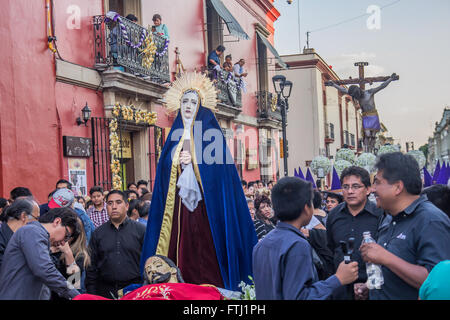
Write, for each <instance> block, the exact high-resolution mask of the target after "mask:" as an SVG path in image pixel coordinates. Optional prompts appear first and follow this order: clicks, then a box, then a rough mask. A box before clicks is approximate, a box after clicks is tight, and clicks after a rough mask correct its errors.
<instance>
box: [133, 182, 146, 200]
mask: <svg viewBox="0 0 450 320" xmlns="http://www.w3.org/2000/svg"><path fill="white" fill-rule="evenodd" d="M147 186H148V182H147V181H145V180H139V181H138V182H137V190H136V191H137V193H138V195H139V197H142V196H143V195H144V194H143V192H142V191H143V189H146V190H148V189H147ZM147 192H148V191H147Z"/></svg>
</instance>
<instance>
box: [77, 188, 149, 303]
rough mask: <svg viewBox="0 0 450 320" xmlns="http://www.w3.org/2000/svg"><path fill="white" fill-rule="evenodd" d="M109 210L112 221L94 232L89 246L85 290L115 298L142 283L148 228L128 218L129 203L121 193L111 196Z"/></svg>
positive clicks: (113, 192)
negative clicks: (140, 264) (140, 268)
mask: <svg viewBox="0 0 450 320" xmlns="http://www.w3.org/2000/svg"><path fill="white" fill-rule="evenodd" d="M106 208H107V211H108V216H109V220H108V221H107V222H106V223H104V224H103V225H101V226H100V227H98V228H97V229H96V230H95V231H94V233H93V234H92V238H91V241H90V243H89V249H90V252H91V265H90V266H89V267H88V269H87V272H86V290H87V292H88V293H91V294H96V295H100V296H103V297H105V298H112V297H117V291H118V290H120V289H122V288H124V287H126V286H128V285H130V284H133V283H141V282H142V278H141V275H140V270H139V262H140V259H141V250H142V245H143V242H144V235H145V226H144V225H143V224H142V223H139V222H136V221H133V220H131V219H129V218H128V216H127V210H128V199H127V197H126V196H125V194H124V193H123V192H122V191H118V190H113V191H111V192H110V193H109V194H108V196H107V198H106Z"/></svg>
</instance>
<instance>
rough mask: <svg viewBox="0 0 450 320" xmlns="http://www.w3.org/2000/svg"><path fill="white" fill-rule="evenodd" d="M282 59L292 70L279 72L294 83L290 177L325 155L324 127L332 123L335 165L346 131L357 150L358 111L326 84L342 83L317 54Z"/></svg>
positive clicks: (289, 132) (289, 135)
mask: <svg viewBox="0 0 450 320" xmlns="http://www.w3.org/2000/svg"><path fill="white" fill-rule="evenodd" d="M282 58H283V60H284V61H285V62H286V63H288V64H289V66H290V68H289V70H287V71H282V70H279V71H278V73H279V74H282V75H284V76H286V78H287V79H288V80H291V81H292V82H293V90H292V94H291V97H290V99H289V112H288V127H287V139H288V143H289V158H288V167H289V175H293V173H294V168H298V167H299V166H300V167H301V169H302V172H303V173H304V174H305V172H306V170H307V165H306V162H307V161H311V160H312V159H313V158H314V157H316V156H318V155H324V156H325V155H326V143H325V138H326V128H325V126H326V125H327V124H329V123H332V124H333V125H334V141H330V140H328V141H329V144H328V148H329V153H328V156H330V157H332V159H333V160H332V162H334V158H335V155H336V152H337V150H339V149H340V148H342V145H343V144H344V135H343V132H344V130H347V131H349V133H351V134H353V135H354V136H355V145H356V147H355V151H356V149H357V139H358V138H360V134H359V132H360V130H361V116H360V114H359V111H358V110H356V108H355V106H354V104H353V103H352V102H351V101H346V96H345V95H341V94H339V92H338V91H337V90H336V89H335V88H332V87H327V86H325V85H324V82H325V81H327V80H330V79H333V80H339V77H338V75H337V74H335V73H334V71H333V70H331V69H330V68H329V67H328V65H327V64H326V62H325V61H324V60H323V59H322V58H321V57H320V56H319V55H318V54H316V53H305V54H300V55H288V56H282ZM347 100H348V98H347ZM340 106H341V107H340ZM292 123H295V125H292ZM330 182H331V181H330V176H328V177H326V183H327V184H328V185H330Z"/></svg>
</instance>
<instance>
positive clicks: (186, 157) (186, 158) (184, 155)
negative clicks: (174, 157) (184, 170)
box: [180, 151, 192, 165]
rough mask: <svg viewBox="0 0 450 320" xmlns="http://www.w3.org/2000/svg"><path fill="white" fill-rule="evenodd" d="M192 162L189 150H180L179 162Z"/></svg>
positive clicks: (186, 163)
mask: <svg viewBox="0 0 450 320" xmlns="http://www.w3.org/2000/svg"><path fill="white" fill-rule="evenodd" d="M191 162H192V157H191V154H190V152H189V151H181V153H180V163H182V164H185V165H188V164H189V163H191Z"/></svg>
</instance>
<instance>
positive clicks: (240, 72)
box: [233, 59, 247, 78]
mask: <svg viewBox="0 0 450 320" xmlns="http://www.w3.org/2000/svg"><path fill="white" fill-rule="evenodd" d="M244 64H245V60H244V59H240V60H239V61H238V62H236V63H235V64H234V66H233V71H234V76H235V77H237V78H240V77H246V76H247V72H244Z"/></svg>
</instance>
